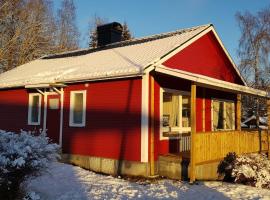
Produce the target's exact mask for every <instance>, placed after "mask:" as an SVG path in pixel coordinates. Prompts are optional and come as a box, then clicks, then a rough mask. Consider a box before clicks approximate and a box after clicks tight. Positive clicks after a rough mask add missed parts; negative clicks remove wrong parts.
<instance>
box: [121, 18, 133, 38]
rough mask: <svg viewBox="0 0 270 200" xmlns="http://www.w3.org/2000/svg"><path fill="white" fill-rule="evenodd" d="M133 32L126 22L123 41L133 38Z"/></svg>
mask: <svg viewBox="0 0 270 200" xmlns="http://www.w3.org/2000/svg"><path fill="white" fill-rule="evenodd" d="M132 38H133V37H132V34H131V32H130V30H129V28H128V25H127V23H126V22H124V24H123V32H122V41H125V40H130V39H132Z"/></svg>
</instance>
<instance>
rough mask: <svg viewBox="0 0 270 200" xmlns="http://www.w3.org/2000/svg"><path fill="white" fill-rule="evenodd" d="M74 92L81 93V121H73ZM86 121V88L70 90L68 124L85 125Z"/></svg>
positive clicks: (73, 125)
mask: <svg viewBox="0 0 270 200" xmlns="http://www.w3.org/2000/svg"><path fill="white" fill-rule="evenodd" d="M75 94H83V111H82V115H83V116H82V123H74V97H75ZM85 121H86V90H76V91H71V92H70V109H69V126H70V127H85V124H86V123H85Z"/></svg>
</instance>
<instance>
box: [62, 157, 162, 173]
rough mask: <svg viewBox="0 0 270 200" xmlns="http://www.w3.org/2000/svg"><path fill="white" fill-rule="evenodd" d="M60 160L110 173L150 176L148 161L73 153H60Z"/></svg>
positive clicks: (156, 168) (156, 170)
mask: <svg viewBox="0 0 270 200" xmlns="http://www.w3.org/2000/svg"><path fill="white" fill-rule="evenodd" d="M62 162H65V163H69V164H74V165H77V166H79V167H82V168H85V169H88V170H91V171H94V172H99V173H104V174H111V175H119V174H121V175H129V176H142V177H149V176H150V166H149V163H142V162H136V161H127V160H115V159H110V158H101V157H92V156H83V155H75V154H62ZM155 166H156V167H155V173H156V174H157V172H158V167H157V166H158V165H157V164H155Z"/></svg>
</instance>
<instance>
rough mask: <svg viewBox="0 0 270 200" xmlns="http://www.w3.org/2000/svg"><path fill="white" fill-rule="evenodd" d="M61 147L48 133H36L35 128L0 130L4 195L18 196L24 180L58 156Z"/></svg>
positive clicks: (0, 190)
mask: <svg viewBox="0 0 270 200" xmlns="http://www.w3.org/2000/svg"><path fill="white" fill-rule="evenodd" d="M58 149H59V147H58V145H56V144H51V143H49V138H48V137H46V134H45V133H41V134H39V135H37V136H34V133H33V132H26V131H21V132H20V133H18V134H16V133H13V132H6V131H3V130H0V199H15V198H16V197H17V196H18V194H20V192H21V191H20V184H21V183H22V182H23V181H24V180H25V179H26V178H27V177H28V176H29V175H33V174H35V173H37V172H38V171H39V170H41V169H43V168H46V167H47V166H48V163H49V162H50V161H54V160H56V159H57V158H58V157H59V155H58V153H57V152H58Z"/></svg>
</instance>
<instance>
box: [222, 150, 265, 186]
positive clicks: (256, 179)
mask: <svg viewBox="0 0 270 200" xmlns="http://www.w3.org/2000/svg"><path fill="white" fill-rule="evenodd" d="M218 173H219V174H220V175H225V176H224V181H229V182H235V183H241V184H245V185H250V186H255V187H258V188H268V189H270V161H269V160H268V159H267V157H266V155H264V154H256V153H252V154H244V155H240V156H236V154H235V153H229V154H228V155H227V156H226V157H225V158H224V160H223V161H221V162H220V164H219V166H218Z"/></svg>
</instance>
